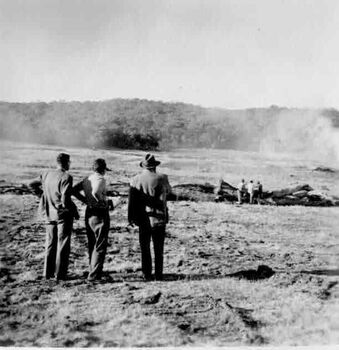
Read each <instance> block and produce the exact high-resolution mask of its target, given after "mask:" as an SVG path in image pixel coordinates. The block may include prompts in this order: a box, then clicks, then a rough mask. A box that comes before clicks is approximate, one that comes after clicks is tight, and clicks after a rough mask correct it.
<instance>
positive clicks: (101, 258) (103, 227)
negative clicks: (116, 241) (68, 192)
mask: <svg viewBox="0 0 339 350" xmlns="http://www.w3.org/2000/svg"><path fill="white" fill-rule="evenodd" d="M92 169H93V173H92V174H91V175H90V176H88V177H86V178H85V179H83V180H82V181H80V182H79V183H78V184H76V185H75V186H74V188H73V192H72V194H73V196H74V197H76V198H78V199H79V200H80V201H82V202H83V203H85V204H86V205H87V207H86V214H85V224H86V233H87V239H88V255H89V273H88V277H87V279H88V280H89V281H95V280H100V279H101V275H102V269H103V266H104V262H105V256H106V251H107V243H108V232H109V228H110V216H109V203H108V200H107V197H106V179H105V177H104V176H105V173H106V171H111V170H110V169H108V168H107V166H106V161H105V160H104V159H102V158H98V159H96V160H95V161H94V162H93V167H92ZM81 191H83V192H84V195H82V194H81Z"/></svg>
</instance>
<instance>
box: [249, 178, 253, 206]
mask: <svg viewBox="0 0 339 350" xmlns="http://www.w3.org/2000/svg"><path fill="white" fill-rule="evenodd" d="M247 192H248V194H249V195H250V204H253V193H254V183H253V180H251V181H250V182H249V183H248V184H247Z"/></svg>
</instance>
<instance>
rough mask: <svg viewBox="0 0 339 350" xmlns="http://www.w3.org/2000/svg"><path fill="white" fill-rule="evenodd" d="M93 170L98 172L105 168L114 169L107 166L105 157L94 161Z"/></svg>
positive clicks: (107, 169)
mask: <svg viewBox="0 0 339 350" xmlns="http://www.w3.org/2000/svg"><path fill="white" fill-rule="evenodd" d="M93 170H94V171H97V172H99V173H100V172H102V171H103V170H106V171H112V170H111V169H109V168H107V165H106V162H105V159H102V158H98V159H96V160H95V161H94V162H93Z"/></svg>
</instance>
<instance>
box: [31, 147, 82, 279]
mask: <svg viewBox="0 0 339 350" xmlns="http://www.w3.org/2000/svg"><path fill="white" fill-rule="evenodd" d="M56 161H57V169H55V170H48V171H45V172H43V173H42V175H41V176H40V177H39V178H38V179H36V180H33V181H31V182H30V184H29V186H30V187H33V188H34V187H39V186H42V190H43V193H42V196H41V200H40V205H39V212H40V215H41V216H43V217H44V218H45V219H46V221H47V224H46V253H45V266H44V277H45V278H46V279H49V278H53V277H56V279H57V280H65V279H66V278H67V269H68V263H69V254H70V247H71V233H72V226H73V220H74V218H75V219H78V218H79V215H78V211H77V208H76V206H75V204H74V203H73V202H72V200H71V191H72V183H73V178H72V176H71V175H70V174H69V173H68V170H69V167H70V156H69V155H68V154H66V153H60V154H59V155H58V156H57V159H56Z"/></svg>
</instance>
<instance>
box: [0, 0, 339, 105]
mask: <svg viewBox="0 0 339 350" xmlns="http://www.w3.org/2000/svg"><path fill="white" fill-rule="evenodd" d="M0 77H1V84H0V100H8V101H37V100H40V101H51V100H67V101H68V100H81V101H82V100H103V99H110V98H116V97H122V98H134V97H137V98H147V99H152V100H163V101H183V102H189V103H194V104H199V105H202V106H219V107H226V108H243V107H261V106H270V105H272V104H277V105H280V106H296V107H305V106H309V107H325V106H326V107H336V108H338V107H339V1H337V0H331V1H330V0H285V1H283V0H256V1H255V0H220V1H219V0H194V1H193V0H175V1H174V0H133V1H129V0H107V1H106V0H62V1H61V0H22V1H19V0H0Z"/></svg>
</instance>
